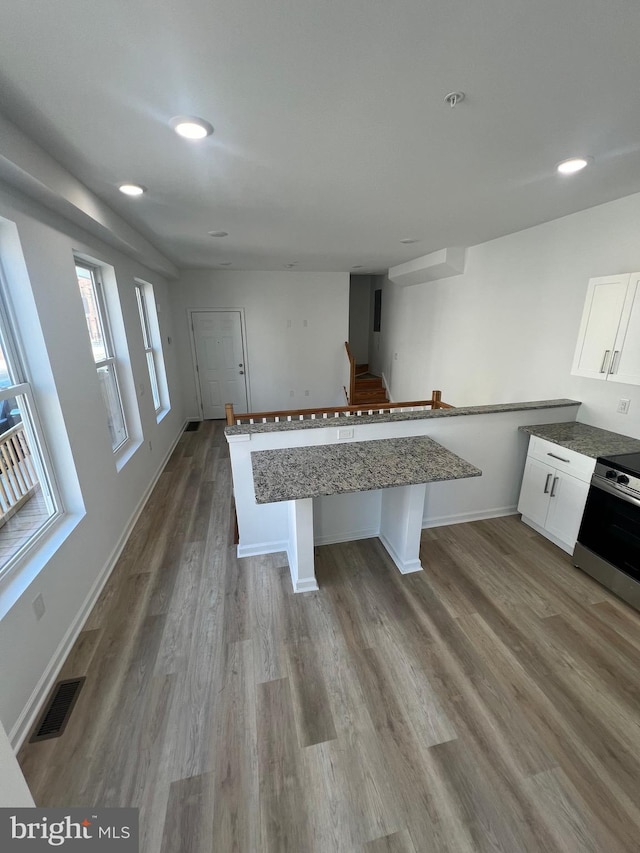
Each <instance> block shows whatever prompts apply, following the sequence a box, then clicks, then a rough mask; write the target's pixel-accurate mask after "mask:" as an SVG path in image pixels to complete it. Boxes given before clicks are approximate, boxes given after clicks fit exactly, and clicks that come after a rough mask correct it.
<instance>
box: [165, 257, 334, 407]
mask: <svg viewBox="0 0 640 853" xmlns="http://www.w3.org/2000/svg"><path fill="white" fill-rule="evenodd" d="M171 290H172V302H173V312H174V324H175V332H176V343H177V350H178V354H179V361H180V371H181V377H182V386H183V390H184V395H185V406H186V411H187V414H188V416H189V417H191V418H199V417H200V412H199V410H198V405H197V400H196V387H195V374H194V367H193V358H192V352H191V342H190V336H189V328H188V324H187V311H188V309H189V308H199V309H206V308H242V309H244V312H245V321H246V330H247V352H246V357H247V377H248V383H249V395H250V402H249V406H250V409H251V410H252V411H254V412H256V411H269V410H273V409H302V408H310V407H313V406H322V405H334V406H335V405H345V398H344V392H343V390H342V389H343V385H345V384H348V376H349V365H348V361H347V356H346V352H345V348H344V342H345V341H346V340H347V335H348V329H349V275H348V274H347V273H313V272H296V271H293V270H292V271H283V272H231V271H221V272H217V271H212V270H193V271H186V272H184V273H183V274H182V277H181V279H180V282H179V283H178V284H176V285H175V286H173V287H172V289H171ZM305 321H306V323H307V325H306V326H305V325H304V323H305ZM292 391H293V394H291V392H292ZM306 391H308V392H309V393H308V395H307V394H306V393H305V392H306Z"/></svg>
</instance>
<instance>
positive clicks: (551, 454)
mask: <svg viewBox="0 0 640 853" xmlns="http://www.w3.org/2000/svg"><path fill="white" fill-rule="evenodd" d="M547 456H553V458H554V459H559V460H560V461H561V462H566V463H567V465H570V464H571V460H570V459H563V457H562V456H556V454H555V453H547ZM549 476H551V474H549Z"/></svg>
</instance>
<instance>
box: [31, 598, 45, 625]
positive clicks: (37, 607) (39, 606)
mask: <svg viewBox="0 0 640 853" xmlns="http://www.w3.org/2000/svg"><path fill="white" fill-rule="evenodd" d="M46 609H47V608H46V607H45V606H44V598H43V597H42V593H40V594H39V595H36V597H35V598H34V599H33V612H34V613H35V614H36V619H37V620H38V622H39V621H40V620H41V619H42V617H43V616H44V613H45V610H46Z"/></svg>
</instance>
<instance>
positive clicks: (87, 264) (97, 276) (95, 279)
mask: <svg viewBox="0 0 640 853" xmlns="http://www.w3.org/2000/svg"><path fill="white" fill-rule="evenodd" d="M73 260H74V268H75V270H76V277H77V269H78V267H80V268H81V269H83V270H87V272H89V273H90V275H91V284H92V287H93V293H94V297H95V302H96V309H97V316H98V321H99V323H100V331H101V332H102V342H103V346H104V351H105V358H102V359H96V357H95V353H94V352H93V346H92V347H91V350H92V355H93V359H94V364H95V366H96V373H98V371H99V370H100V369H104V368H105V367H106V368H107V369H111V371H112V376H113V380H114V384H115V388H116V396H117V403H118V408H119V411H120V416H121V418H122V425H123V431H124V437H123V438H122V440H121V441H120V442H119V443H118V444H116V445H114V444H113V442H112V444H111V449H112V450H113V453H114V454H118V453H120V452H121V451H122V449H123V447H124V446H125V445H126V444H127V442H128V441H129V440H130V438H131V436H130V433H129V426H128V424H127V417H126V413H125V407H124V403H123V400H122V390H121V388H120V380H119V378H118V357H117V354H116V349H115V347H114V344H113V335H112V333H111V323H110V320H109V310H108V307H107V300H106V296H105V291H104V282H103V280H102V272H101V269H100V266H99V265H97V264H95V263H92V262H91V261H87V260H85V259H84V258H82V257H81V256H79V255H74V258H73ZM78 289H80V288H79V286H78ZM81 295H82V294H81ZM83 307H84V306H83ZM85 319H86V311H85ZM87 333H88V335H89V342H90V343H91V333H90V332H89V328H88V327H87ZM105 409H106V411H107V426H109V421H110V420H111V416H112V413H111V411H110V410H109V407H108V406H106V405H105Z"/></svg>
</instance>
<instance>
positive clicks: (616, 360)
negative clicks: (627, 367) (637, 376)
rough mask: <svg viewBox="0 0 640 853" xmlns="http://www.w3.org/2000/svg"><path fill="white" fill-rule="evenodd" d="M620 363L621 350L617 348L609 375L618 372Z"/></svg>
mask: <svg viewBox="0 0 640 853" xmlns="http://www.w3.org/2000/svg"><path fill="white" fill-rule="evenodd" d="M619 363H620V350H619V349H617V350H615V351H614V353H613V358H612V359H611V368H610V370H609V376H611V374H612V373H617V372H618V365H619Z"/></svg>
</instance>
